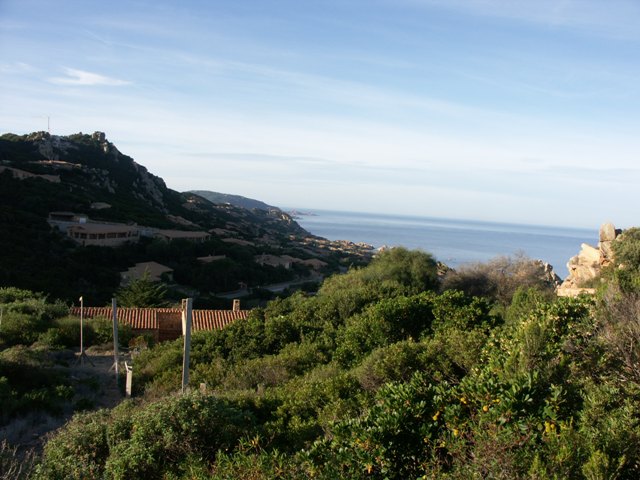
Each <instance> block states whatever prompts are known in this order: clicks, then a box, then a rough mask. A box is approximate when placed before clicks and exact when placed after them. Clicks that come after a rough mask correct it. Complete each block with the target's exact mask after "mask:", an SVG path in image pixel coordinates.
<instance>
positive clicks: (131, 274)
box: [120, 262, 173, 285]
mask: <svg viewBox="0 0 640 480" xmlns="http://www.w3.org/2000/svg"><path fill="white" fill-rule="evenodd" d="M145 274H146V275H148V279H149V280H151V281H152V282H159V281H160V280H162V278H163V276H164V277H165V278H167V279H168V280H169V281H172V280H173V269H172V268H169V267H167V266H166V265H162V264H161V263H158V262H141V263H136V264H135V265H134V266H133V267H129V269H128V270H127V271H126V272H120V278H121V283H122V284H123V285H126V284H127V283H129V282H130V281H131V280H139V279H141V278H142V277H143V276H144V275H145Z"/></svg>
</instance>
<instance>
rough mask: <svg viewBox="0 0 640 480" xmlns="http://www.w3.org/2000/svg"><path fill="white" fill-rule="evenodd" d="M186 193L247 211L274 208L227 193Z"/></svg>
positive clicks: (196, 191)
mask: <svg viewBox="0 0 640 480" xmlns="http://www.w3.org/2000/svg"><path fill="white" fill-rule="evenodd" d="M187 193H195V194H196V195H200V196H201V197H202V198H206V199H207V200H209V201H210V202H211V203H217V204H229V205H233V206H235V207H241V208H247V209H249V210H251V209H254V208H257V209H259V210H272V209H274V208H276V207H273V206H271V205H267V204H266V203H264V202H261V201H260V200H254V199H253V198H247V197H243V196H240V195H231V194H229V193H218V192H210V191H208V190H190V191H189V192H187Z"/></svg>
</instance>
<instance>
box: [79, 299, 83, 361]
mask: <svg viewBox="0 0 640 480" xmlns="http://www.w3.org/2000/svg"><path fill="white" fill-rule="evenodd" d="M83 317H84V299H83V298H82V297H80V365H84V337H83V335H82V330H83V328H82V324H83Z"/></svg>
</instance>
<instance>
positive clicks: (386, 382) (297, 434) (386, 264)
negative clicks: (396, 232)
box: [35, 235, 640, 479]
mask: <svg viewBox="0 0 640 480" xmlns="http://www.w3.org/2000/svg"><path fill="white" fill-rule="evenodd" d="M623 242H624V244H622V245H621V246H620V247H619V248H620V249H621V250H620V251H622V252H629V254H628V255H626V256H625V254H622V256H621V258H624V261H625V262H626V263H625V264H624V272H625V273H624V275H623V276H620V274H619V273H618V272H619V271H620V265H619V264H618V265H615V266H613V267H612V272H613V273H612V274H610V275H608V276H605V277H604V279H605V280H604V281H603V282H602V283H601V287H600V289H599V293H598V295H597V296H596V297H595V298H586V297H583V298H577V299H566V298H560V299H556V298H551V297H549V296H548V295H547V294H546V292H545V291H544V287H542V289H541V287H540V286H539V285H535V282H534V281H533V279H530V278H528V279H527V278H523V279H522V287H521V288H515V289H511V290H510V292H511V293H509V295H508V296H504V295H503V294H502V293H501V294H500V295H498V294H497V293H496V292H505V291H507V290H508V289H507V288H506V287H507V285H501V286H500V287H501V288H497V289H492V290H489V291H485V292H484V293H483V296H482V297H479V296H468V295H467V294H465V293H463V292H461V291H458V290H442V288H441V286H439V284H438V282H437V281H436V269H437V266H436V264H435V262H434V261H433V259H432V258H431V257H430V256H429V255H427V254H424V253H420V252H409V251H406V250H402V249H397V250H392V251H390V252H387V253H385V254H383V255H380V256H379V257H378V258H376V259H375V261H373V262H372V263H371V265H370V266H368V267H364V268H356V269H352V270H351V271H349V272H348V273H347V274H345V275H340V276H334V277H332V278H330V279H328V280H326V281H325V282H324V284H323V286H322V288H321V289H320V291H319V292H318V294H317V295H315V296H305V295H303V294H301V293H299V294H296V295H293V296H291V297H289V298H286V299H278V300H275V301H272V302H270V303H269V304H268V305H267V306H266V307H265V308H263V309H258V310H256V311H254V312H253V314H252V315H251V316H250V318H249V319H248V320H247V321H242V322H237V323H234V324H232V325H231V326H230V327H228V328H226V329H224V330H220V331H214V332H207V333H199V334H196V335H194V337H193V345H192V354H191V362H192V363H191V381H192V383H193V384H194V385H197V384H199V383H205V384H206V385H207V391H206V392H204V393H203V392H200V391H196V390H194V391H193V392H191V393H189V394H187V395H180V394H178V393H177V390H178V388H179V381H180V368H181V342H180V341H176V342H172V343H165V344H160V345H157V346H155V347H153V348H151V349H149V350H146V351H144V352H143V353H141V354H140V356H138V357H137V359H136V361H135V383H136V389H137V391H138V397H137V398H136V399H134V400H131V401H127V402H124V403H122V404H121V405H119V406H118V407H117V408H115V409H113V410H100V411H96V412H90V413H84V414H82V415H77V416H76V417H75V418H74V419H73V420H72V421H71V422H69V423H68V424H67V425H66V426H65V428H63V429H62V430H60V431H59V432H58V433H57V435H55V436H54V437H53V438H52V439H51V440H50V441H49V442H48V443H47V445H46V447H45V450H44V453H43V456H42V458H41V462H40V465H39V466H38V467H37V473H36V474H35V477H36V478H47V479H55V478H65V479H67V478H116V479H117V478H185V479H186V478H189V479H194V478H198V479H228V478H246V479H249V478H251V479H272V478H325V479H335V478H363V479H364V478H380V479H382V478H391V479H404V478H443V479H444V478H448V479H469V478H504V479H518V478H522V479H547V478H558V479H560V478H584V479H605V478H607V479H612V478H616V479H634V478H638V476H639V475H640V377H639V376H638V373H637V372H638V371H639V370H640V368H639V367H640V358H639V357H638V345H639V340H640V336H639V333H640V324H639V323H638V318H639V310H638V306H639V305H640V302H639V301H638V293H637V291H636V290H634V289H633V288H631V287H632V286H633V285H635V284H636V283H635V282H637V276H638V275H640V273H637V272H639V271H640V263H634V262H636V260H635V257H634V255H633V254H632V253H631V252H635V251H639V250H638V248H639V247H638V245H639V244H640V240H639V239H638V238H636V236H635V235H628V236H626V237H625V238H624V240H623ZM630 272H631V273H630ZM634 272H636V273H634ZM505 281H506V280H505ZM509 281H510V280H509ZM509 285H511V284H509ZM630 286H631V287H630ZM503 287H504V288H503Z"/></svg>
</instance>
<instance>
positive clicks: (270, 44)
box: [0, 0, 640, 228]
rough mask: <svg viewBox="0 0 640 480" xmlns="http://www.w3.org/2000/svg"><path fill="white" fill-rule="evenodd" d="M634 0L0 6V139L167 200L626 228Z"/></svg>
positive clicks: (636, 105) (632, 203) (633, 151)
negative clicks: (216, 198)
mask: <svg viewBox="0 0 640 480" xmlns="http://www.w3.org/2000/svg"><path fill="white" fill-rule="evenodd" d="M638 25H640V2H637V1H635V0H633V1H622V0H609V1H606V2H603V1H601V0H578V1H571V0H567V1H562V0H554V1H551V0H536V1H521V0H511V1H506V0H368V1H365V0H327V1H321V0H320V1H299V0H291V1H289V0H282V1H275V0H260V1H240V0H236V1H215V0H212V1H205V0H200V1H181V2H167V1H161V0H154V1H147V0H137V1H136V0H130V1H120V0H115V1H109V2H94V1H86V0H78V1H75V0H68V1H65V0H60V1H57V2H51V1H44V0H19V1H18V0H0V105H1V106H0V132H1V133H6V132H13V133H19V134H23V133H29V132H32V131H36V130H46V128H47V117H48V116H49V117H50V125H51V131H52V133H54V134H61V135H67V134H71V133H76V132H79V131H83V132H86V133H91V132H93V131H95V130H100V131H105V132H106V133H107V138H108V139H109V140H110V141H112V142H113V143H115V144H116V146H117V147H118V148H119V149H120V150H121V151H122V152H123V153H126V154H128V155H130V156H132V157H133V158H134V159H135V160H136V161H137V162H138V163H141V164H143V165H145V166H146V167H147V168H148V169H149V170H150V171H151V172H153V173H155V174H157V175H160V176H161V177H163V178H164V179H165V181H166V182H167V185H168V186H169V187H171V188H173V189H176V190H181V191H184V190H189V189H206V190H214V191H220V192H225V193H234V194H240V195H244V196H248V197H253V198H257V199H260V200H263V201H265V202H267V203H270V204H273V205H278V206H283V207H298V208H324V209H337V210H352V211H367V212H382V213H392V214H408V215H425V216H438V217H453V218H463V219H474V220H495V221H503V222H516V223H537V224H549V225H568V226H583V227H588V228H597V227H598V226H599V225H600V224H601V223H602V222H605V221H612V222H614V223H615V224H616V225H618V226H620V227H627V226H631V225H637V224H638V223H640V222H638V220H637V205H638V203H639V200H640V189H639V188H637V187H638V185H640V163H638V152H640V148H639V147H640V134H639V132H640V128H639V127H640V29H638Z"/></svg>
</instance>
